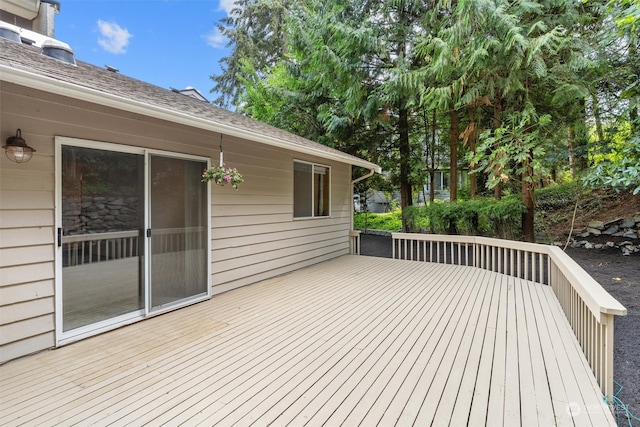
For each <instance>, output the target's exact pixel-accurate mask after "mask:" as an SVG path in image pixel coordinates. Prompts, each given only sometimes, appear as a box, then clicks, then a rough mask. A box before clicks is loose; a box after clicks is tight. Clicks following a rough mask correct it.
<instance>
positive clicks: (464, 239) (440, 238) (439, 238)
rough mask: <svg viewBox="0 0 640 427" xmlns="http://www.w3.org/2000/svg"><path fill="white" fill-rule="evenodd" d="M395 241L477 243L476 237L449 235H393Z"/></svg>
mask: <svg viewBox="0 0 640 427" xmlns="http://www.w3.org/2000/svg"><path fill="white" fill-rule="evenodd" d="M391 237H392V238H394V239H410V240H420V241H425V242H455V243H475V237H474V236H450V235H447V234H418V233H391Z"/></svg>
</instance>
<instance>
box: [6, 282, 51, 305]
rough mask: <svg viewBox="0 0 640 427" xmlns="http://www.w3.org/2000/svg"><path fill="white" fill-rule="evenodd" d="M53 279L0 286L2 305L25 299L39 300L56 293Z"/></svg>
mask: <svg viewBox="0 0 640 427" xmlns="http://www.w3.org/2000/svg"><path fill="white" fill-rule="evenodd" d="M54 288H55V285H54V282H53V279H49V280H42V281H40V282H30V283H22V284H19V285H13V286H3V287H0V301H1V302H2V305H10V304H15V303H20V302H24V301H31V300H39V299H42V298H46V297H53V295H54Z"/></svg>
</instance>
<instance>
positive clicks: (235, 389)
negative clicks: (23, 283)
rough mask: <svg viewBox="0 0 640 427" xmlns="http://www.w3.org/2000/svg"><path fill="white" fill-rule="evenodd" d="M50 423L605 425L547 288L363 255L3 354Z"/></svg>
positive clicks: (22, 410) (1, 411) (8, 373)
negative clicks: (52, 346)
mask: <svg viewBox="0 0 640 427" xmlns="http://www.w3.org/2000/svg"><path fill="white" fill-rule="evenodd" d="M570 402H575V403H576V404H577V405H578V406H579V408H581V411H580V413H578V414H574V416H572V415H570V413H569V412H568V411H567V405H568V404H569V403H570ZM54 424H61V425H71V424H74V425H75V424H77V425H87V426H89V425H92V426H95V425H110V424H111V425H130V426H136V425H184V424H189V425H198V424H201V425H223V426H226V425H241V426H242V425H273V426H278V425H309V426H312V425H349V426H351V425H362V426H368V425H381V426H391V425H433V426H445V425H451V426H458V425H473V426H476V425H509V426H511V425H522V426H528V425H553V424H557V425H581V426H582V425H594V426H600V425H615V423H614V421H613V418H612V417H611V414H610V413H609V412H608V409H607V408H606V407H603V406H602V403H601V394H600V391H599V388H598V386H597V384H596V383H595V379H594V378H593V376H592V375H591V372H590V368H589V366H588V364H587V363H586V360H585V358H584V356H583V355H582V353H581V351H580V348H579V345H578V343H577V341H576V339H575V337H573V334H572V331H571V328H570V327H569V325H568V323H567V322H566V320H565V319H564V314H563V312H562V310H561V308H560V306H559V304H558V303H557V300H555V296H554V295H553V292H552V291H551V289H550V288H549V287H548V286H545V285H541V284H538V283H532V282H528V281H524V280H520V279H515V278H512V277H507V276H503V275H500V274H497V273H493V272H489V271H485V270H480V269H474V268H471V267H460V266H451V265H438V264H431V263H418V262H411V261H399V260H389V259H380V258H370V257H358V256H346V257H341V258H338V259H336V260H332V261H328V262H324V263H322V264H318V265H316V266H312V267H308V268H305V269H303V270H299V271H297V272H294V273H291V274H288V275H285V276H281V277H278V278H274V279H270V280H266V281H263V282H260V283H257V284H255V285H251V286H247V287H244V288H241V289H236V290H234V291H230V292H227V293H224V294H221V295H217V296H216V297H214V298H213V299H211V300H209V301H205V302H202V303H199V304H195V305H193V306H191V307H187V308H183V309H180V310H176V311H174V312H171V313H166V314H163V315H161V316H157V317H155V318H152V319H148V320H146V321H144V322H140V323H137V324H133V325H129V326H127V327H123V328H120V329H117V330H115V331H111V332H108V333H105V334H102V335H99V336H96V337H93V338H89V339H86V340H83V341H81V342H77V343H74V344H71V345H68V346H66V347H63V348H60V349H57V350H54V351H49V352H44V353H40V354H36V355H33V356H29V357H25V358H22V359H19V360H16V361H12V362H9V363H7V364H5V365H3V366H0V425H8V426H13V425H33V426H37V425H54Z"/></svg>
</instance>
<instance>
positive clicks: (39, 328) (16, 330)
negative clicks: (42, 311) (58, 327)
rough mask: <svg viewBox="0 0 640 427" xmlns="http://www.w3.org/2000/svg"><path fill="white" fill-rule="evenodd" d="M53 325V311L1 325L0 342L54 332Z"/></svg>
mask: <svg viewBox="0 0 640 427" xmlns="http://www.w3.org/2000/svg"><path fill="white" fill-rule="evenodd" d="M53 325H54V319H53V313H51V314H46V315H43V316H39V317H32V318H26V319H24V320H20V321H19V322H13V323H9V324H6V325H0V344H1V345H5V344H8V343H12V342H16V341H22V340H25V339H28V338H30V337H34V336H36V335H42V334H46V333H49V332H53Z"/></svg>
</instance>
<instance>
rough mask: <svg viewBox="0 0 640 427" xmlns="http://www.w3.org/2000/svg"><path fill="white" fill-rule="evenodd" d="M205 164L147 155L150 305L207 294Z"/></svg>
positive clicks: (164, 303)
mask: <svg viewBox="0 0 640 427" xmlns="http://www.w3.org/2000/svg"><path fill="white" fill-rule="evenodd" d="M206 166H207V164H206V163H205V162H199V161H194V160H189V159H182V158H172V157H165V156H157V155H152V156H151V188H150V198H151V212H150V218H151V231H150V235H151V265H150V272H151V281H150V282H151V286H150V305H151V310H158V309H161V308H163V307H167V306H171V305H173V304H175V303H176V302H179V301H181V300H185V299H189V298H192V297H195V296H198V295H206V293H207V276H206V273H207V268H206V265H207V237H208V232H207V223H208V222H207V212H208V210H207V186H206V185H205V184H203V183H202V182H201V179H202V171H203V170H204V169H205V168H206Z"/></svg>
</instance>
